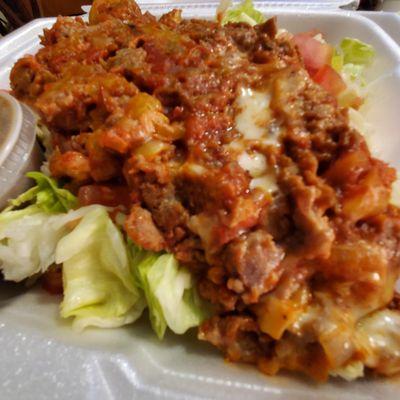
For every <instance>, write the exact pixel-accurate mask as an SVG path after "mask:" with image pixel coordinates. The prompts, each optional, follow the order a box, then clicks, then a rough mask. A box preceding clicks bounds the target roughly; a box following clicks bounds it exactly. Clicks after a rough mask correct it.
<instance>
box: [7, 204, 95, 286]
mask: <svg viewBox="0 0 400 400" xmlns="http://www.w3.org/2000/svg"><path fill="white" fill-rule="evenodd" d="M88 209H89V207H85V208H80V209H78V210H75V211H72V210H71V211H69V212H68V213H59V214H52V213H47V212H43V211H42V210H40V208H39V207H38V206H37V205H35V204H33V205H31V206H29V207H27V208H25V209H22V210H11V211H3V212H2V213H1V214H0V270H1V271H2V273H3V276H4V279H6V280H10V281H15V282H19V281H22V280H24V279H26V278H29V277H31V276H34V275H36V274H40V273H44V272H45V271H46V270H47V269H48V267H49V266H50V265H52V264H54V262H55V250H56V246H57V243H58V241H59V240H60V239H61V238H62V237H63V236H65V235H66V234H67V233H68V232H69V231H70V228H69V226H70V224H71V223H72V222H74V221H77V220H79V219H80V218H82V216H83V215H84V214H85V213H86V212H87V211H88Z"/></svg>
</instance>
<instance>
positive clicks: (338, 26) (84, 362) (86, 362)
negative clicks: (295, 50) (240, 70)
mask: <svg viewBox="0 0 400 400" xmlns="http://www.w3.org/2000/svg"><path fill="white" fill-rule="evenodd" d="M187 11H188V10H187ZM203 11H204V13H202V12H201V9H197V11H196V13H195V14H193V15H196V17H204V16H209V12H208V11H207V10H206V9H204V10H203ZM191 13H193V10H192V11H191ZM278 15H279V25H280V26H281V27H285V28H287V29H289V30H290V31H293V32H298V31H305V30H309V29H312V28H317V29H320V30H321V31H323V32H324V33H325V34H326V37H327V40H328V41H329V42H331V43H338V42H339V41H340V40H341V38H342V37H343V36H350V37H357V38H359V39H361V40H364V41H366V42H369V43H371V44H372V45H373V46H374V47H375V49H376V50H377V53H378V56H377V60H376V62H375V65H373V66H372V67H371V69H370V72H369V79H371V80H373V81H375V82H374V84H373V90H374V91H373V93H372V94H371V96H369V101H368V104H367V106H368V107H367V110H368V111H369V112H368V114H367V119H368V120H369V121H370V122H371V123H372V124H373V125H374V127H375V129H376V131H377V132H378V140H377V146H378V150H379V152H381V153H382V156H383V157H384V158H385V159H387V160H389V161H391V162H392V163H393V164H394V165H395V166H396V167H400V158H398V157H397V155H396V154H398V153H399V150H400V135H399V134H398V127H399V125H400V124H399V123H398V121H399V112H398V110H399V109H400V95H399V93H400V49H399V47H398V46H397V45H396V43H395V42H394V41H393V40H392V39H391V38H390V37H389V36H388V35H387V34H386V33H385V32H384V31H383V30H382V29H381V28H379V27H378V26H377V25H376V24H374V23H373V22H371V21H369V20H367V19H366V18H363V17H360V16H355V15H353V14H350V13H349V14H347V13H343V12H342V13H310V12H307V13H302V12H297V13H296V12H288V11H282V12H279V13H278ZM52 22H53V20H51V19H48V20H40V21H36V22H33V23H31V24H29V25H28V26H27V27H26V28H24V29H22V30H19V31H17V32H16V33H14V34H13V35H11V36H10V37H8V38H6V39H5V40H3V41H2V42H0V54H1V56H0V65H1V71H0V87H4V86H5V85H6V84H7V79H8V73H9V70H10V67H11V65H12V63H13V62H14V61H15V60H16V59H17V58H19V57H20V56H21V55H22V54H24V53H26V52H30V53H32V52H34V51H36V50H37V44H38V41H37V39H36V36H37V35H38V33H40V31H41V30H42V29H43V27H45V26H49V25H50V24H51V23H52ZM5 48H7V49H8V52H9V53H8V56H4V54H5V53H4V49H5ZM59 301H60V299H59V298H57V297H51V296H49V295H47V294H46V293H45V292H43V291H41V290H40V289H33V290H32V289H31V290H28V289H25V288H21V287H17V286H15V285H11V284H5V283H1V284H0V360H1V363H0V398H5V399H10V400H17V399H21V398H23V399H27V400H28V399H79V400H80V399H87V400H103V399H105V400H109V399H113V400H114V399H115V400H119V399H121V400H125V399H144V400H146V399H154V398H156V397H157V398H165V399H226V398H229V399H232V400H234V399H243V398H249V399H272V400H274V399H276V400H283V399H285V400H302V399H304V400H306V399H307V400H309V399H310V400H313V399H315V400H317V399H318V400H324V399H332V400H336V399H338V398H340V399H343V400H347V399H348V400H369V399H371V400H372V399H380V398H384V399H385V400H395V399H396V400H397V399H398V393H399V391H400V381H399V380H398V379H376V380H362V381H357V382H352V383H347V382H343V381H340V380H336V379H334V380H331V381H329V382H328V383H326V384H315V383H312V382H310V381H308V380H306V379H303V378H302V377H299V376H296V375H280V376H277V377H267V376H264V375H262V374H261V373H259V372H257V370H256V369H255V368H253V367H248V366H243V365H236V364H228V363H226V362H224V361H223V360H222V358H221V356H220V355H219V354H218V352H217V351H216V350H215V349H213V348H212V347H211V346H210V345H209V344H207V343H202V342H199V341H197V340H196V338H195V332H190V333H189V334H187V335H185V336H174V335H171V334H168V335H167V337H166V338H165V340H164V341H162V342H159V341H158V340H157V339H156V337H155V335H154V334H153V333H152V332H151V329H150V327H149V324H148V322H147V320H146V316H144V317H143V318H142V319H141V320H140V321H139V322H138V323H136V324H134V325H132V326H127V327H124V328H121V329H115V330H95V329H93V330H88V331H86V332H84V333H83V334H78V333H76V332H74V331H72V330H71V328H70V324H69V322H68V321H62V320H60V318H59V316H58V304H59Z"/></svg>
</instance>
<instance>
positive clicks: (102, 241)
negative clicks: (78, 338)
mask: <svg viewBox="0 0 400 400" xmlns="http://www.w3.org/2000/svg"><path fill="white" fill-rule="evenodd" d="M92 207H94V208H92V209H91V210H90V212H88V213H86V215H85V216H84V217H83V218H82V220H81V221H80V222H79V224H78V225H77V226H76V227H75V229H74V230H73V231H72V232H71V233H69V234H68V235H66V236H64V237H63V238H62V239H61V240H60V241H59V243H58V245H57V249H56V262H57V263H58V264H61V263H62V264H63V285H64V299H63V301H62V304H61V316H62V317H63V318H69V317H73V318H74V322H73V326H74V327H75V328H76V329H78V330H82V329H84V328H85V327H87V326H98V327H103V328H113V327H118V326H122V325H125V324H128V323H131V322H133V321H135V320H136V319H137V318H139V317H140V315H141V314H142V312H143V309H144V308H145V301H144V297H143V296H142V293H141V291H140V290H139V288H138V286H137V284H136V281H135V277H134V275H133V270H132V268H131V265H130V258H129V257H128V254H127V249H126V244H125V242H124V239H123V236H122V234H121V232H120V231H119V230H118V228H117V227H116V226H115V225H114V224H113V222H112V221H111V219H110V217H109V216H108V213H107V209H106V208H105V207H102V206H92Z"/></svg>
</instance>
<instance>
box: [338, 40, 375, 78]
mask: <svg viewBox="0 0 400 400" xmlns="http://www.w3.org/2000/svg"><path fill="white" fill-rule="evenodd" d="M374 57H375V50H374V48H373V47H372V46H371V45H369V44H367V43H364V42H362V41H361V40H358V39H352V38H344V39H343V40H342V41H341V43H340V45H339V46H338V47H337V48H336V49H335V52H334V54H333V56H332V60H331V65H332V67H333V68H334V69H335V70H336V71H337V72H340V73H341V74H342V75H343V76H344V77H345V79H346V80H347V81H349V80H350V81H352V82H358V83H359V84H360V85H361V86H362V85H363V84H364V81H363V74H364V70H365V67H367V66H368V65H370V64H371V62H372V60H373V59H374Z"/></svg>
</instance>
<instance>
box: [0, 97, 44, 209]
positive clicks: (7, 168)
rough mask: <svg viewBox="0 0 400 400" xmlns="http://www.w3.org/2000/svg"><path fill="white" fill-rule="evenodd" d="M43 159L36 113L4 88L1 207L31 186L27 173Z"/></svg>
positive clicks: (0, 123) (0, 131)
mask: <svg viewBox="0 0 400 400" xmlns="http://www.w3.org/2000/svg"><path fill="white" fill-rule="evenodd" d="M41 162H42V154H41V150H40V147H39V145H38V143H37V142H36V116H35V115H34V114H33V113H32V111H31V110H30V109H29V108H28V107H27V106H25V105H24V104H21V103H19V102H18V101H17V100H16V99H14V98H13V97H12V96H10V95H9V94H8V93H7V92H5V91H0V209H1V208H3V207H5V206H6V205H7V201H8V199H12V198H14V197H16V196H18V195H19V194H21V193H23V192H24V191H25V190H26V189H27V188H28V187H29V186H30V180H29V179H28V178H26V177H25V174H26V173H27V172H28V171H32V170H37V169H39V168H40V165H41Z"/></svg>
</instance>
